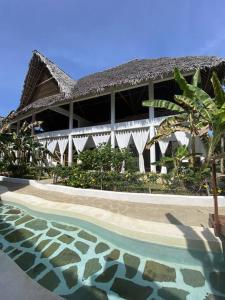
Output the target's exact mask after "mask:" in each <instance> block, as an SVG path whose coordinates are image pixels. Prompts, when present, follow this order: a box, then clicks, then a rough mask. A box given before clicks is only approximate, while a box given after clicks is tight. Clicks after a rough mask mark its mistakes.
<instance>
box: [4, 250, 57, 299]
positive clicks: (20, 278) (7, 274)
mask: <svg viewBox="0 0 225 300" xmlns="http://www.w3.org/2000/svg"><path fill="white" fill-rule="evenodd" d="M0 266H1V267H0V291H1V296H0V299H2V300H3V299H5V300H6V299H7V300H31V299H32V300H62V298H61V297H59V296H57V295H56V294H54V293H52V292H50V291H48V290H47V289H45V288H44V287H42V286H41V285H39V284H38V283H37V282H35V281H34V280H32V279H30V277H28V276H27V275H26V273H25V272H24V271H23V270H22V269H20V268H19V267H18V266H17V264H16V263H15V262H14V261H13V260H12V259H10V258H9V257H8V256H7V255H6V254H5V253H3V252H1V251H0Z"/></svg>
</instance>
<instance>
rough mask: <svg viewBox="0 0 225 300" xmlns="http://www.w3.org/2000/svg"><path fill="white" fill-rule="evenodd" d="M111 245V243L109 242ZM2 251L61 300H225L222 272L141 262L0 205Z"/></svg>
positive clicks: (85, 234)
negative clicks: (61, 298) (63, 299)
mask: <svg viewBox="0 0 225 300" xmlns="http://www.w3.org/2000/svg"><path fill="white" fill-rule="evenodd" d="M109 239H110V237H109ZM0 249H2V250H3V251H4V252H5V253H6V254H7V255H8V256H9V257H11V258H12V259H13V260H14V261H15V262H16V263H17V264H18V266H19V267H20V268H22V269H23V270H24V271H25V272H26V273H27V275H29V276H30V277H31V278H32V279H34V280H35V281H37V282H38V283H39V284H41V285H42V286H44V287H46V288H47V289H49V290H50V291H53V292H54V293H56V294H57V295H60V296H62V297H63V298H65V299H68V300H70V299H78V300H79V299H85V300H87V299H91V300H95V299H96V300H97V299H98V300H103V299H131V300H132V299H134V300H136V299H137V300H142V299H143V300H144V299H166V300H168V299H171V300H177V299H178V300H179V299H181V300H183V299H206V300H213V299H220V300H222V299H225V284H224V282H225V271H223V270H210V269H209V270H208V271H207V272H206V271H205V270H203V269H201V268H200V267H198V268H195V267H188V266H186V265H175V264H172V263H162V262H160V261H155V260H152V259H151V258H147V257H141V256H138V255H135V254H134V253H131V252H130V251H127V250H124V249H117V248H114V246H113V244H111V243H109V242H107V241H104V240H102V239H101V238H100V237H98V236H96V235H93V234H92V233H91V232H89V231H87V230H84V229H82V228H79V227H76V226H74V225H68V224H64V223H60V222H53V221H49V220H45V219H41V218H36V217H33V216H31V215H29V214H27V213H26V212H25V211H23V210H21V209H18V208H15V207H13V206H11V205H1V204H0Z"/></svg>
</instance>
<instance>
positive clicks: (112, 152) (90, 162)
mask: <svg viewBox="0 0 225 300" xmlns="http://www.w3.org/2000/svg"><path fill="white" fill-rule="evenodd" d="M74 161H77V162H79V163H80V164H79V168H80V169H81V170H91V171H111V170H114V171H115V172H121V170H122V166H123V165H125V168H126V170H127V171H134V169H135V160H134V157H133V155H132V154H131V152H130V151H129V150H127V149H123V150H119V149H118V148H116V149H113V148H111V146H110V145H101V146H99V147H98V148H94V149H88V150H85V151H83V152H81V153H79V155H77V156H75V159H74Z"/></svg>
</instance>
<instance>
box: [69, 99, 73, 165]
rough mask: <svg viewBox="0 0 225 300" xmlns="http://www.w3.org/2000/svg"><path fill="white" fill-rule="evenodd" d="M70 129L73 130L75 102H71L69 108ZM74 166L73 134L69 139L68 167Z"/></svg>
mask: <svg viewBox="0 0 225 300" xmlns="http://www.w3.org/2000/svg"><path fill="white" fill-rule="evenodd" d="M69 109H70V110H69V129H70V130H71V129H73V102H70V108H69ZM72 164H73V137H72V134H71V133H70V134H69V137H68V165H69V166H72Z"/></svg>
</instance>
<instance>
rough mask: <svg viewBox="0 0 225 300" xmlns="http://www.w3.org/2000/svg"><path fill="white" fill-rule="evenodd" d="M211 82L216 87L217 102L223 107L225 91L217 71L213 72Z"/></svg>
mask: <svg viewBox="0 0 225 300" xmlns="http://www.w3.org/2000/svg"><path fill="white" fill-rule="evenodd" d="M211 82H212V85H213V89H214V94H215V102H216V104H217V105H218V106H219V107H221V106H222V105H223V104H225V93H224V90H223V88H222V85H221V83H220V81H219V78H218V76H217V74H216V73H215V72H213V74H212V78H211Z"/></svg>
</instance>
